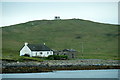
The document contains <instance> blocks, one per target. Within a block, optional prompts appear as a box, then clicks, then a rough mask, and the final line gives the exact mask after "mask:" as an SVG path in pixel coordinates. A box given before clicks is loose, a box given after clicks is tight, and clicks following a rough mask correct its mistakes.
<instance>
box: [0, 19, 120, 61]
mask: <svg viewBox="0 0 120 80" xmlns="http://www.w3.org/2000/svg"><path fill="white" fill-rule="evenodd" d="M2 33H3V34H2V36H3V37H2V40H3V42H2V45H3V48H2V50H3V53H2V54H3V58H13V57H19V51H20V49H21V48H22V46H23V45H24V42H28V43H31V44H38V43H41V44H42V43H44V42H45V43H46V45H47V46H49V47H50V48H52V49H55V50H62V49H65V48H69V49H71V48H72V49H76V50H77V51H78V58H85V59H86V58H88V59H117V58H118V57H117V55H118V37H119V34H118V26H117V25H110V24H102V23H96V22H92V21H86V20H81V19H69V20H37V21H30V22H27V23H22V24H17V25H12V26H8V27H3V28H2ZM82 43H83V47H84V49H83V53H82V50H81V47H82ZM82 55H83V56H82Z"/></svg>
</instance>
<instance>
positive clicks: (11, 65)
mask: <svg viewBox="0 0 120 80" xmlns="http://www.w3.org/2000/svg"><path fill="white" fill-rule="evenodd" d="M118 61H119V60H98V59H81V60H46V61H42V62H35V61H29V62H13V61H11V62H8V61H2V73H42V72H53V71H57V70H100V69H120V64H118Z"/></svg>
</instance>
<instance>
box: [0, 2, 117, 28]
mask: <svg viewBox="0 0 120 80" xmlns="http://www.w3.org/2000/svg"><path fill="white" fill-rule="evenodd" d="M54 16H60V18H61V19H72V18H79V19H85V20H91V21H95V22H101V23H109V24H118V3H117V2H2V24H1V25H0V26H8V25H13V24H18V23H24V22H27V21H33V20H42V19H48V20H52V19H54Z"/></svg>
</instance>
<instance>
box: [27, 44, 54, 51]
mask: <svg viewBox="0 0 120 80" xmlns="http://www.w3.org/2000/svg"><path fill="white" fill-rule="evenodd" d="M27 46H28V47H29V48H30V50H31V51H52V50H51V49H50V48H48V47H47V46H46V45H42V44H28V45H27Z"/></svg>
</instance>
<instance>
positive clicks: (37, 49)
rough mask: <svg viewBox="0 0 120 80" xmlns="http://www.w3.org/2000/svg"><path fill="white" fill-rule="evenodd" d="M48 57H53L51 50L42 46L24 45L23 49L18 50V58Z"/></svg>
mask: <svg viewBox="0 0 120 80" xmlns="http://www.w3.org/2000/svg"><path fill="white" fill-rule="evenodd" d="M49 55H53V51H52V49H50V48H49V47H47V46H46V45H45V43H44V44H28V43H25V45H24V46H23V48H22V49H21V50H20V56H28V57H48V56H49Z"/></svg>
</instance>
